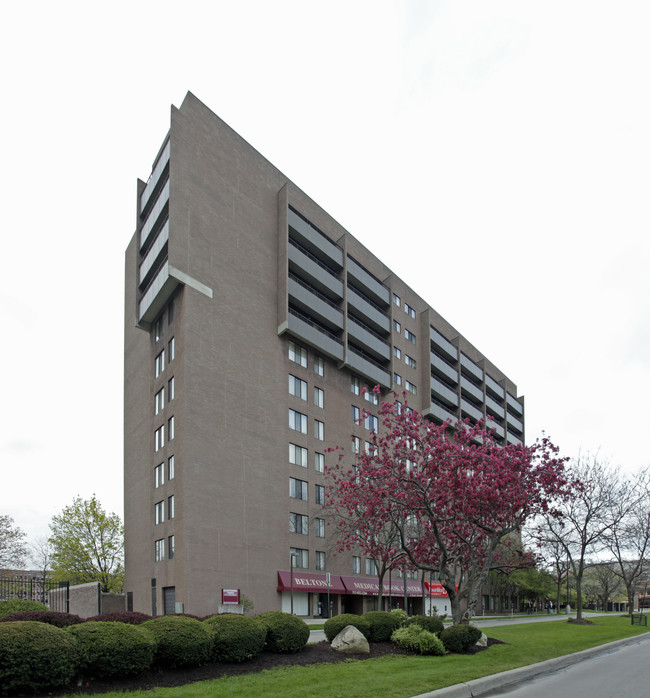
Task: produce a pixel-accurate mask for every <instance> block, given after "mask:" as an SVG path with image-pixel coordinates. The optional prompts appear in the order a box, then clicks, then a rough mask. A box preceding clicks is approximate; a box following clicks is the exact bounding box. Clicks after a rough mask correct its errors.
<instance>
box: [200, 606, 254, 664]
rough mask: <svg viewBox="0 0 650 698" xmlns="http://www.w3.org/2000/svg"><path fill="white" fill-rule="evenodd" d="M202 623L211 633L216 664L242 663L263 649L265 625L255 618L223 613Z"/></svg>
mask: <svg viewBox="0 0 650 698" xmlns="http://www.w3.org/2000/svg"><path fill="white" fill-rule="evenodd" d="M203 622H204V623H205V624H206V625H207V626H208V628H209V629H210V630H211V631H212V634H213V645H212V657H213V658H214V659H215V660H216V661H218V662H243V661H244V660H245V659H250V658H251V657H254V656H255V655H257V654H259V653H260V652H261V651H262V649H263V648H264V642H265V641H266V625H265V624H264V623H262V622H261V621H259V620H257V618H248V617H247V616H240V615H237V614H236V613H224V614H222V615H219V616H210V618H206V620H204V621H203Z"/></svg>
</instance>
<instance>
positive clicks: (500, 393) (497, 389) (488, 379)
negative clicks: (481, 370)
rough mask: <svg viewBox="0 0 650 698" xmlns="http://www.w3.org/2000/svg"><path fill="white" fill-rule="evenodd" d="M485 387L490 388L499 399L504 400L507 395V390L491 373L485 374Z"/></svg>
mask: <svg viewBox="0 0 650 698" xmlns="http://www.w3.org/2000/svg"><path fill="white" fill-rule="evenodd" d="M485 388H486V390H488V391H489V392H490V393H492V395H493V396H494V397H495V398H496V399H497V400H503V399H504V398H505V396H506V391H505V390H504V389H503V388H502V387H501V386H500V385H499V384H498V383H497V382H496V381H495V380H494V378H492V376H491V375H490V374H489V373H486V374H485Z"/></svg>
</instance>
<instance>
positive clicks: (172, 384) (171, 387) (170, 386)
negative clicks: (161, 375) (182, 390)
mask: <svg viewBox="0 0 650 698" xmlns="http://www.w3.org/2000/svg"><path fill="white" fill-rule="evenodd" d="M175 388H176V381H175V380H174V376H172V377H171V378H170V379H169V382H168V383H167V399H168V400H169V402H171V401H172V400H173V399H174V393H175Z"/></svg>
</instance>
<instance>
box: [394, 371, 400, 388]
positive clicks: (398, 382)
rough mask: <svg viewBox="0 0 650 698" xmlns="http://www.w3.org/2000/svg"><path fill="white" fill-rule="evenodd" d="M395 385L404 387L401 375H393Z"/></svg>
mask: <svg viewBox="0 0 650 698" xmlns="http://www.w3.org/2000/svg"><path fill="white" fill-rule="evenodd" d="M393 383H395V385H402V376H400V374H399V373H394V374H393Z"/></svg>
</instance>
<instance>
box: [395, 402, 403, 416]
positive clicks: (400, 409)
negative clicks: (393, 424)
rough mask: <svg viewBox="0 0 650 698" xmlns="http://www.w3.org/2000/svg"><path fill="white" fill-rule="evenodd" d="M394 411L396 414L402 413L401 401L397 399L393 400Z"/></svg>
mask: <svg viewBox="0 0 650 698" xmlns="http://www.w3.org/2000/svg"><path fill="white" fill-rule="evenodd" d="M395 411H396V412H397V414H402V403H401V402H400V401H399V400H395Z"/></svg>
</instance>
